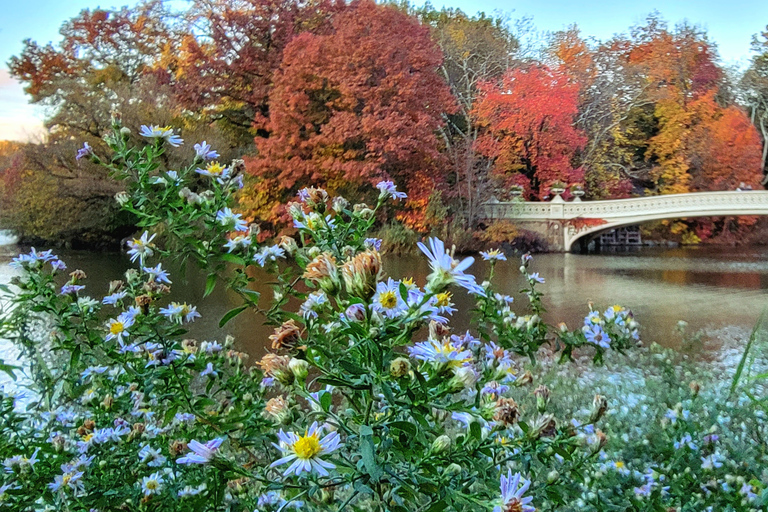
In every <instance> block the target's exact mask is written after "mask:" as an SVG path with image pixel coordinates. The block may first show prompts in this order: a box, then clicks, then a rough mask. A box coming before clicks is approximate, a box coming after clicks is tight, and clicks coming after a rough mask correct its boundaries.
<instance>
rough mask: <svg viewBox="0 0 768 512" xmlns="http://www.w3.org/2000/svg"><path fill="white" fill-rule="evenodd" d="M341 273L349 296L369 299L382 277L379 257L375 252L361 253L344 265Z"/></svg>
mask: <svg viewBox="0 0 768 512" xmlns="http://www.w3.org/2000/svg"><path fill="white" fill-rule="evenodd" d="M341 273H342V275H343V276H344V284H345V285H346V288H347V292H348V293H349V294H350V295H352V296H354V297H361V298H365V299H369V298H371V296H373V294H374V292H375V291H376V283H378V281H379V280H380V279H381V277H382V271H381V255H380V254H379V252H378V251H375V250H368V251H365V252H361V253H359V254H358V255H357V256H355V257H354V258H352V259H351V260H349V261H347V262H346V263H344V265H343V266H342V267H341Z"/></svg>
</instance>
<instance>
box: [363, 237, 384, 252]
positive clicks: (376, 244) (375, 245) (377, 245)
mask: <svg viewBox="0 0 768 512" xmlns="http://www.w3.org/2000/svg"><path fill="white" fill-rule="evenodd" d="M381 242H382V240H381V238H366V239H365V240H363V244H365V246H366V247H367V248H369V249H375V250H377V251H380V250H381Z"/></svg>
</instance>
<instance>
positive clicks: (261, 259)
mask: <svg viewBox="0 0 768 512" xmlns="http://www.w3.org/2000/svg"><path fill="white" fill-rule="evenodd" d="M277 258H285V250H284V249H283V248H282V247H280V246H279V245H273V246H271V247H262V248H261V250H260V251H259V252H258V253H257V254H256V255H255V256H254V257H253V261H255V262H256V263H258V264H259V265H260V266H262V267H263V266H265V265H266V264H267V262H269V261H277Z"/></svg>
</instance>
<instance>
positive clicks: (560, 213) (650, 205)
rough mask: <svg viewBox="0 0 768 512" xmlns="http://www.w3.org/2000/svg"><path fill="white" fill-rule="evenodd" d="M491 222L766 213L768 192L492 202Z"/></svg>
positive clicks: (488, 205)
mask: <svg viewBox="0 0 768 512" xmlns="http://www.w3.org/2000/svg"><path fill="white" fill-rule="evenodd" d="M483 208H484V212H485V217H486V218H489V219H520V220H556V219H563V220H568V219H575V218H584V219H619V218H621V217H636V216H638V215H652V214H657V213H658V214H660V213H668V214H670V215H674V214H676V213H680V214H685V213H686V212H691V211H701V210H704V211H706V210H709V209H711V210H729V211H730V210H733V211H734V212H736V213H740V212H744V213H743V214H744V215H749V214H750V213H749V212H750V211H755V213H757V211H759V212H760V213H764V212H765V211H766V210H767V209H768V191H766V190H754V191H743V192H741V191H738V192H736V191H722V192H692V193H688V194H669V195H664V196H647V197H633V198H630V199H611V200H604V201H582V202H570V203H566V202H563V201H560V202H556V201H552V202H532V201H512V202H489V203H485V204H484V205H483ZM715 215H717V214H716V213H715Z"/></svg>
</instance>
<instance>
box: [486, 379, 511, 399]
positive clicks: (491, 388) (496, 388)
mask: <svg viewBox="0 0 768 512" xmlns="http://www.w3.org/2000/svg"><path fill="white" fill-rule="evenodd" d="M507 391H509V386H507V385H505V384H499V383H498V382H496V381H495V380H492V381H490V382H488V383H486V384H485V386H483V389H481V390H480V394H481V395H482V396H487V397H489V398H491V399H493V400H497V399H498V398H499V397H500V396H501V395H503V394H504V393H506V392H507Z"/></svg>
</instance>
